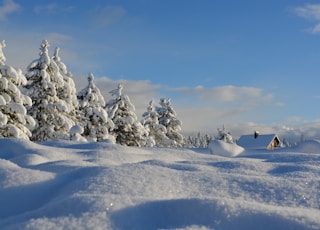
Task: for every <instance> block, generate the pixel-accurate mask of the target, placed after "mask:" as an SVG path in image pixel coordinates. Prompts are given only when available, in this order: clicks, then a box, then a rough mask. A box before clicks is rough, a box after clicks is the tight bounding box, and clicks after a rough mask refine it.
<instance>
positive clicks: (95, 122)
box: [77, 73, 114, 142]
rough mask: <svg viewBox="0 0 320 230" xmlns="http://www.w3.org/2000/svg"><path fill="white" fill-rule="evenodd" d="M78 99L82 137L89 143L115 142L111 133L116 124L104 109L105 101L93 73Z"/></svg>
mask: <svg viewBox="0 0 320 230" xmlns="http://www.w3.org/2000/svg"><path fill="white" fill-rule="evenodd" d="M77 98H78V101H79V107H80V112H81V117H82V118H81V122H80V123H79V125H80V126H81V127H82V128H83V134H82V135H83V136H84V137H85V138H86V139H87V140H88V141H101V140H104V139H109V140H110V141H112V142H114V137H113V136H112V135H110V133H109V131H111V130H112V129H113V128H114V124H113V122H112V120H111V119H110V118H109V117H108V113H107V111H106V110H105V109H104V106H105V100H104V98H103V96H102V94H101V93H100V90H99V88H98V87H97V86H96V85H95V83H94V76H93V74H92V73H90V74H89V76H88V86H87V87H85V88H84V89H83V90H81V91H80V92H79V93H78V95H77Z"/></svg>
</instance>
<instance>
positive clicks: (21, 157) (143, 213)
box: [0, 139, 320, 230]
mask: <svg viewBox="0 0 320 230" xmlns="http://www.w3.org/2000/svg"><path fill="white" fill-rule="evenodd" d="M0 146H1V148H0V229H223V230H226V229H227V230H229V229H230V230H231V229H240V230H242V229H246V230H247V229H255V230H256V229H262V230H267V229H272V230H275V229H297V230H301V229H320V143H319V142H318V141H309V142H305V143H302V144H301V145H300V146H297V147H295V148H287V149H279V150H275V151H261V150H260V151H250V152H249V151H246V150H243V151H241V154H239V155H237V156H236V157H225V156H219V155H221V154H219V153H216V155H213V154H211V153H210V151H209V149H183V148H177V149H173V148H133V147H125V146H120V145H114V144H111V143H108V142H98V143H76V142H67V141H55V142H46V143H41V144H36V143H33V142H29V141H25V140H18V139H0ZM219 148H221V146H220V147H219ZM222 150H223V149H222ZM228 150H230V148H227V149H224V153H223V154H222V155H225V152H227V151H228ZM214 154H215V153H214ZM232 155H234V154H232Z"/></svg>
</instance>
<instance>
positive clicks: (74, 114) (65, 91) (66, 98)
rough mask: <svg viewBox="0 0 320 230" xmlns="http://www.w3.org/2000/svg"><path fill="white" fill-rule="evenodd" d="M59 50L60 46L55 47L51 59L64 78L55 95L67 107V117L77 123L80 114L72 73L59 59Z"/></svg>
mask: <svg viewBox="0 0 320 230" xmlns="http://www.w3.org/2000/svg"><path fill="white" fill-rule="evenodd" d="M59 50H60V48H59V47H56V49H55V52H54V55H53V57H52V60H53V61H54V62H55V63H56V64H57V66H58V67H59V72H60V74H61V76H62V77H63V80H64V84H63V86H62V87H60V88H58V89H57V96H58V97H59V99H60V100H61V102H62V103H64V106H65V107H66V108H67V114H66V115H67V116H68V117H69V119H71V120H72V121H73V122H74V123H78V120H79V116H80V115H79V103H78V99H77V90H76V86H75V83H74V81H73V79H72V74H71V73H70V72H69V71H68V70H67V67H66V65H65V64H64V63H63V62H62V61H61V58H60V56H59Z"/></svg>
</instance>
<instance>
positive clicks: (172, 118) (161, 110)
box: [156, 98, 184, 147]
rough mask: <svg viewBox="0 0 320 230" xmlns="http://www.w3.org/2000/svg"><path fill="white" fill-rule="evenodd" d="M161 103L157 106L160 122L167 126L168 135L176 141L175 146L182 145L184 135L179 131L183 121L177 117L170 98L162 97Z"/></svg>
mask: <svg viewBox="0 0 320 230" xmlns="http://www.w3.org/2000/svg"><path fill="white" fill-rule="evenodd" d="M159 104H160V106H161V107H156V111H157V113H158V115H159V124H161V125H163V126H164V127H165V128H166V131H167V132H166V136H167V137H168V138H169V139H170V140H172V141H174V142H173V146H176V147H182V146H183V144H184V137H183V135H182V134H180V133H179V131H180V130H181V125H182V122H181V121H180V120H178V119H177V113H176V112H175V111H174V110H173V108H172V105H171V101H170V99H165V98H161V99H160V102H159Z"/></svg>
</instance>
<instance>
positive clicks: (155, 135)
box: [141, 100, 175, 147]
mask: <svg viewBox="0 0 320 230" xmlns="http://www.w3.org/2000/svg"><path fill="white" fill-rule="evenodd" d="M141 123H142V125H143V126H144V127H145V129H146V130H147V132H148V138H147V146H150V147H152V146H158V147H169V146H173V145H174V144H175V143H174V141H173V140H171V139H169V138H168V137H167V136H166V133H167V129H166V127H164V126H163V125H161V124H159V115H158V113H157V112H156V109H155V106H154V101H153V100H151V101H150V102H149V106H148V108H147V111H146V112H145V113H143V114H142V120H141Z"/></svg>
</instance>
